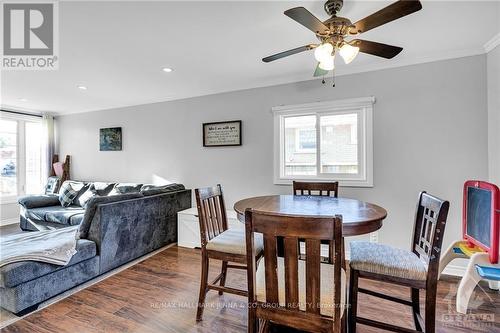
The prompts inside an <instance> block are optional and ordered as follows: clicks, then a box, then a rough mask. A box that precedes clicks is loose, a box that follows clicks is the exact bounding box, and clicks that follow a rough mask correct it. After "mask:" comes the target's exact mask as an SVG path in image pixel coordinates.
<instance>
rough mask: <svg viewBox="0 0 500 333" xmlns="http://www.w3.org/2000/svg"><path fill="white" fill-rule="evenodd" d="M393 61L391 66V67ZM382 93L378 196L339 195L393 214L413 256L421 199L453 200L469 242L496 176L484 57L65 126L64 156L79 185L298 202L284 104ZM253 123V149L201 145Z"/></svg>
mask: <svg viewBox="0 0 500 333" xmlns="http://www.w3.org/2000/svg"><path fill="white" fill-rule="evenodd" d="M381 61H383V60H381ZM371 95H373V96H375V97H376V99H377V102H376V104H375V108H374V157H375V160H374V180H375V187H373V188H341V195H342V196H345V197H352V198H357V199H361V200H366V201H369V202H373V203H376V204H379V205H381V206H383V207H385V208H386V209H387V210H388V212H389V216H388V218H387V220H386V222H385V224H384V227H383V228H382V229H381V232H380V235H379V237H380V239H379V241H380V242H385V243H389V244H393V245H396V246H400V247H404V248H408V246H409V242H410V237H411V232H412V227H413V214H414V208H415V202H416V199H417V195H418V193H419V191H420V190H427V191H429V192H430V193H434V194H436V195H438V196H440V197H442V198H446V199H448V200H450V201H451V212H450V216H449V225H448V230H447V232H446V237H445V242H446V243H449V242H451V241H452V240H454V239H458V238H459V237H460V236H461V235H460V230H461V226H460V216H461V211H460V207H461V199H462V198H461V197H462V191H461V190H462V185H463V182H464V181H465V180H466V179H471V178H478V179H486V178H487V177H488V148H487V146H488V144H487V139H488V138H487V131H486V128H487V105H486V101H487V97H486V57H485V56H484V55H482V56H474V57H467V58H460V59H454V60H448V61H440V62H434V63H427V64H420V65H414V66H408V67H402V68H395V69H388V70H383V71H374V72H367V73H362V74H356V75H348V76H342V77H339V78H337V86H336V88H332V87H331V86H328V85H325V86H323V85H321V83H320V81H305V82H299V83H294V84H286V85H280V86H274V87H267V88H258V89H251V90H244V91H237V92H232V93H224V94H217V95H210V96H204V97H198V98H191V99H186V100H178V101H171V102H165V103H157V104H148V105H140V106H134V107H127V108H120V109H113V110H107V111H99V112H92V113H84V114H75V115H67V116H61V117H58V126H59V138H60V140H59V142H60V147H59V152H60V153H61V154H62V155H65V154H71V155H72V170H71V172H72V176H73V178H78V179H92V180H115V181H136V182H151V180H152V178H153V177H154V176H155V175H156V176H159V177H163V178H166V179H170V180H175V181H178V182H181V183H184V184H185V185H186V186H187V187H190V188H195V187H199V186H207V185H211V184H216V183H222V184H223V185H224V190H225V194H226V201H227V204H228V207H232V205H233V203H234V202H235V201H237V200H238V199H242V198H245V197H249V196H255V195H263V194H270V193H290V192H291V188H290V187H289V186H276V185H273V122H272V115H271V113H270V109H271V107H272V106H276V105H281V104H297V103H307V102H314V101H325V100H335V99H344V98H353V97H364V96H371ZM234 119H241V120H242V121H243V146H242V147H231V148H203V147H202V136H201V124H202V123H203V122H210V121H222V120H234ZM113 126H121V127H122V128H123V151H121V152H100V151H99V145H98V132H99V128H102V127H113Z"/></svg>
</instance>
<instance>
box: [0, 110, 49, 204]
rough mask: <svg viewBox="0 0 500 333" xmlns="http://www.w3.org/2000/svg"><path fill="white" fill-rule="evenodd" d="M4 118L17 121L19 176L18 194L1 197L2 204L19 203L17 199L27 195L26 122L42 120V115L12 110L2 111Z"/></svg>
mask: <svg viewBox="0 0 500 333" xmlns="http://www.w3.org/2000/svg"><path fill="white" fill-rule="evenodd" d="M1 115H2V119H7V120H14V121H17V137H16V140H17V141H16V145H17V151H16V177H17V195H8V196H2V197H0V204H11V203H17V199H18V198H19V197H21V196H23V195H26V123H27V122H38V123H41V122H42V118H41V117H37V116H30V115H24V114H18V113H12V112H6V111H2V112H1Z"/></svg>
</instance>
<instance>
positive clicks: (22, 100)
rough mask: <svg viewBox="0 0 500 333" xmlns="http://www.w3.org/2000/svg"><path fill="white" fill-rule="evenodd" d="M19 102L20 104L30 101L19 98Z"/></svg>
mask: <svg viewBox="0 0 500 333" xmlns="http://www.w3.org/2000/svg"><path fill="white" fill-rule="evenodd" d="M17 100H18V101H19V102H27V101H28V100H27V99H26V98H22V97H21V98H18V99H17Z"/></svg>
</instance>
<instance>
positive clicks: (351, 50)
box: [339, 43, 359, 64]
mask: <svg viewBox="0 0 500 333" xmlns="http://www.w3.org/2000/svg"><path fill="white" fill-rule="evenodd" d="M358 53H359V47H356V46H352V45H349V44H347V43H346V44H344V45H342V47H341V48H340V50H339V54H340V56H341V57H342V59H344V62H345V63H346V64H349V63H351V62H352V61H353V60H354V58H356V56H357V55H358Z"/></svg>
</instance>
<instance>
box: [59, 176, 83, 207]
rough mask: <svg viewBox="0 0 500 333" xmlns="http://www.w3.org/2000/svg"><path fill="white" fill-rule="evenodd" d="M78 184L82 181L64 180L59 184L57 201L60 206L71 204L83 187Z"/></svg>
mask: <svg viewBox="0 0 500 333" xmlns="http://www.w3.org/2000/svg"><path fill="white" fill-rule="evenodd" d="M80 184H83V183H76V182H70V181H66V182H64V183H63V184H62V185H61V189H60V190H59V202H60V203H61V206H63V207H69V206H71V204H72V203H73V201H74V200H75V198H76V197H77V196H78V194H79V193H80V190H81V189H82V187H83V185H80Z"/></svg>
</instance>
